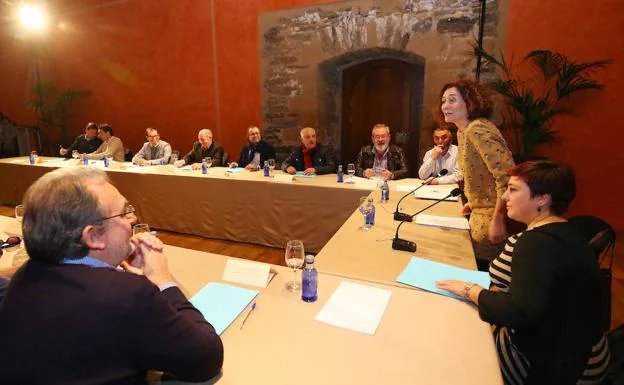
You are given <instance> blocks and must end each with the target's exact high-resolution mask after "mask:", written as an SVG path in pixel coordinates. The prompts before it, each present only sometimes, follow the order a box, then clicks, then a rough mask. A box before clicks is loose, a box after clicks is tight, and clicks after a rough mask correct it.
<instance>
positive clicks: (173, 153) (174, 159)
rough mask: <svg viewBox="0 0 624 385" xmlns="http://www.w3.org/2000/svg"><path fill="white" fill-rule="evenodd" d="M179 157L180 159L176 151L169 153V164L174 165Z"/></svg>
mask: <svg viewBox="0 0 624 385" xmlns="http://www.w3.org/2000/svg"><path fill="white" fill-rule="evenodd" d="M179 157H180V153H179V152H177V151H174V152H172V153H171V161H170V163H171V164H174V163H175V162H177V161H178V158H179Z"/></svg>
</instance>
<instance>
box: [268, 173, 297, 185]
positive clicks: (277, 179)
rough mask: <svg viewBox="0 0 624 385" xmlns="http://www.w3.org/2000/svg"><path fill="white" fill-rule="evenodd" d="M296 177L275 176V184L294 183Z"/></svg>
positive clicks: (288, 175)
mask: <svg viewBox="0 0 624 385" xmlns="http://www.w3.org/2000/svg"><path fill="white" fill-rule="evenodd" d="M293 179H294V176H292V175H290V174H275V176H274V177H273V182H277V183H292V181H293Z"/></svg>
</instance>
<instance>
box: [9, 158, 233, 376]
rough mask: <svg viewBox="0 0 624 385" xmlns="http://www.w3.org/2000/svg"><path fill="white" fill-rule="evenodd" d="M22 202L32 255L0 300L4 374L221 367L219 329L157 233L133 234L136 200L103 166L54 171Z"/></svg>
mask: <svg viewBox="0 0 624 385" xmlns="http://www.w3.org/2000/svg"><path fill="white" fill-rule="evenodd" d="M23 203H24V206H25V213H24V218H23V223H22V232H23V235H24V241H25V244H26V249H27V251H28V254H29V256H30V260H28V261H27V262H26V263H25V264H24V265H23V266H22V267H21V268H20V269H19V270H18V271H17V272H16V273H15V275H14V276H13V278H12V279H11V282H10V284H9V289H8V291H7V294H6V296H5V298H4V301H3V304H2V306H1V307H0V341H2V349H0V378H2V382H3V383H7V384H9V383H24V384H43V383H47V384H61V383H63V384H65V383H74V384H104V383H115V384H137V383H145V378H146V372H147V371H148V370H157V371H163V372H165V373H169V374H171V375H173V376H175V377H177V378H178V379H180V380H183V381H194V382H198V381H205V380H207V379H209V378H211V377H213V376H215V375H216V374H218V373H219V371H220V370H221V366H222V364H223V345H222V343H221V339H220V338H219V336H218V335H217V334H216V333H215V330H214V328H213V327H212V326H211V325H210V324H209V323H208V322H207V321H206V320H205V319H204V317H203V316H202V314H201V313H200V312H199V311H198V310H197V309H195V307H193V305H191V303H190V302H189V301H188V300H187V299H186V297H185V296H184V294H183V293H182V291H181V290H180V288H178V286H177V283H176V282H175V280H174V278H173V277H172V275H171V273H170V272H169V269H168V267H167V261H166V257H165V250H164V246H163V244H162V242H160V240H158V239H157V238H156V237H154V236H152V235H150V234H149V233H141V234H138V235H135V236H132V225H133V223H134V222H135V221H136V219H137V218H136V216H135V214H134V209H133V207H132V206H131V205H130V204H129V203H128V201H126V199H125V198H124V197H123V196H122V195H121V194H120V193H119V191H118V190H117V189H116V188H115V187H113V185H111V184H110V182H109V180H108V179H107V176H106V174H105V173H104V172H103V171H101V170H98V169H95V168H91V167H87V168H82V167H81V168H61V169H58V170H55V171H52V172H50V173H48V174H45V175H44V176H42V177H41V178H39V180H37V181H36V182H35V183H34V184H33V185H32V186H30V188H29V189H28V191H26V194H25V196H24V199H23ZM120 267H121V268H123V269H125V270H126V271H127V272H124V271H120V270H119V268H120Z"/></svg>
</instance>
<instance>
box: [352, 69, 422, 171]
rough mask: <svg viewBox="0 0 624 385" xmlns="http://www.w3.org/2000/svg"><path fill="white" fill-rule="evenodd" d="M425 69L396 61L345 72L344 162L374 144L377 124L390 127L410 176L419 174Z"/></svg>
mask: <svg viewBox="0 0 624 385" xmlns="http://www.w3.org/2000/svg"><path fill="white" fill-rule="evenodd" d="M423 75H424V69H423V67H422V66H419V65H416V64H414V63H408V62H403V61H400V60H393V59H378V60H371V61H367V62H364V63H362V64H358V65H355V66H353V67H350V68H348V69H346V70H345V71H344V72H343V93H342V138H341V139H342V146H341V147H342V150H341V156H342V162H343V163H344V164H346V163H349V162H354V161H355V159H356V157H357V154H358V152H359V150H360V148H361V147H362V146H363V145H366V144H371V130H372V128H373V126H374V125H375V124H378V123H384V124H386V125H388V126H389V127H390V131H391V134H392V143H394V144H397V145H399V146H400V147H402V148H403V150H404V151H405V154H406V156H407V158H408V162H409V167H410V174H411V175H416V174H417V173H418V165H419V163H420V160H419V159H418V139H419V129H420V127H419V126H420V106H421V105H422V93H423Z"/></svg>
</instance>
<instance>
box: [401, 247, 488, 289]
mask: <svg viewBox="0 0 624 385" xmlns="http://www.w3.org/2000/svg"><path fill="white" fill-rule="evenodd" d="M447 279H456V280H459V281H464V282H470V283H476V284H477V285H479V286H481V287H485V288H488V287H490V275H489V274H488V273H487V272H485V271H477V270H467V269H461V268H459V267H455V266H451V265H447V264H445V263H440V262H433V261H430V260H428V259H424V258H419V257H412V259H411V260H410V261H409V263H408V264H407V266H405V269H404V270H403V272H402V273H401V274H399V276H398V277H397V279H396V280H397V282H400V283H404V284H406V285H410V286H414V287H417V288H419V289H423V290H427V291H431V292H433V293H438V294H443V295H446V296H449V297H453V298H460V297H459V296H456V295H455V294H453V293H450V292H448V291H445V290H440V289H438V288H437V287H436V282H437V281H444V280H447Z"/></svg>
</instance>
